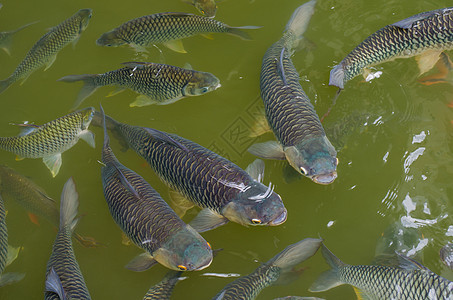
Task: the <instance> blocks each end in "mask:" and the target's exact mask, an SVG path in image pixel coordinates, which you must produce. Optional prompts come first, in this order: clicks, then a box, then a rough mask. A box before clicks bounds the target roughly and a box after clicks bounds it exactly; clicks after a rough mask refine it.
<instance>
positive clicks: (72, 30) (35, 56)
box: [0, 9, 91, 93]
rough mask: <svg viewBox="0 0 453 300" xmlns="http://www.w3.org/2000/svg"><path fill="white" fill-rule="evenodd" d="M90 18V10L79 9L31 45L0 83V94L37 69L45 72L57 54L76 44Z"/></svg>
mask: <svg viewBox="0 0 453 300" xmlns="http://www.w3.org/2000/svg"><path fill="white" fill-rule="evenodd" d="M90 18H91V9H81V10H79V11H78V12H76V13H75V14H74V15H73V16H72V17H70V18H69V19H67V20H65V21H63V22H62V23H60V24H58V25H57V26H55V27H53V28H51V29H50V30H49V31H48V32H47V33H46V34H45V35H44V36H43V37H41V38H40V39H39V41H37V42H36V44H34V45H33V47H32V48H31V49H30V51H28V53H27V55H26V56H25V58H24V59H23V60H22V62H21V63H20V64H19V65H18V66H17V68H16V70H15V71H14V72H13V74H11V75H10V76H9V77H8V78H6V79H5V80H2V81H0V93H2V92H3V91H5V90H6V89H7V88H8V87H9V86H10V85H11V84H13V83H14V82H16V81H18V80H22V83H24V82H25V80H27V78H28V76H30V75H31V73H33V72H34V71H36V70H38V69H39V68H41V67H43V66H46V69H45V70H47V69H48V68H49V67H50V66H51V65H52V64H53V62H54V61H55V59H56V58H57V54H58V52H60V50H61V49H63V48H64V47H65V46H66V45H67V44H69V43H71V42H73V43H76V42H77V40H78V39H79V37H80V35H81V34H82V32H83V31H84V30H85V29H86V28H87V26H88V22H89V20H90Z"/></svg>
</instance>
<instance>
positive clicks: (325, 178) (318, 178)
mask: <svg viewBox="0 0 453 300" xmlns="http://www.w3.org/2000/svg"><path fill="white" fill-rule="evenodd" d="M336 178H337V172H335V171H334V172H332V173H329V174H322V175H315V176H313V177H311V180H313V181H314V182H316V183H318V184H331V183H332V182H334V180H335V179H336Z"/></svg>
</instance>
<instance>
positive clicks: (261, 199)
mask: <svg viewBox="0 0 453 300" xmlns="http://www.w3.org/2000/svg"><path fill="white" fill-rule="evenodd" d="M221 213H222V215H223V216H224V217H226V218H227V219H228V220H230V221H232V222H236V223H239V224H241V225H244V226H249V225H250V226H277V225H280V224H283V223H284V222H285V221H286V217H287V215H288V212H287V210H286V208H285V206H284V205H283V201H282V198H281V197H280V195H278V194H277V193H275V192H274V191H273V187H272V185H271V184H269V186H268V187H267V186H265V185H264V184H262V183H260V182H257V181H253V182H252V183H251V184H250V185H248V186H246V187H245V188H244V189H242V190H241V191H240V192H239V193H238V194H237V195H236V197H235V198H233V199H232V201H230V202H229V203H228V204H227V205H225V206H224V207H223V208H222V210H221Z"/></svg>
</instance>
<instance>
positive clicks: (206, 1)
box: [184, 0, 217, 18]
mask: <svg viewBox="0 0 453 300" xmlns="http://www.w3.org/2000/svg"><path fill="white" fill-rule="evenodd" d="M184 2H186V3H188V4H190V5H193V6H194V7H195V8H196V9H198V11H199V12H201V14H202V15H203V16H206V17H208V18H214V17H215V14H216V12H217V3H216V2H217V1H215V0H190V1H189V0H186V1H184Z"/></svg>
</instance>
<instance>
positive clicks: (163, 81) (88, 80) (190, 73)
mask: <svg viewBox="0 0 453 300" xmlns="http://www.w3.org/2000/svg"><path fill="white" fill-rule="evenodd" d="M124 65H125V67H124V68H121V69H119V70H115V71H110V72H107V73H104V74H88V75H69V76H65V77H63V78H61V79H60V81H65V82H74V81H80V80H81V81H83V82H84V84H85V85H84V87H83V88H82V90H81V91H80V93H79V95H78V97H77V101H76V104H75V107H77V106H78V105H80V103H81V102H82V101H83V100H84V99H85V98H86V97H88V96H89V95H91V94H92V93H93V92H94V91H95V90H96V89H97V88H98V87H101V86H106V85H114V86H117V87H119V88H120V89H125V88H128V89H131V90H133V91H134V92H137V93H139V94H141V95H142V96H139V97H137V99H136V101H135V102H133V103H131V104H130V106H145V105H150V104H160V105H163V104H170V103H173V102H175V101H177V100H179V99H181V98H184V97H187V96H198V95H203V94H205V93H207V92H210V91H213V90H215V89H217V88H218V87H220V81H219V79H218V78H217V77H215V76H214V75H212V74H211V73H207V72H200V71H194V70H189V69H183V68H179V67H175V66H170V65H165V64H155V63H142V62H129V63H124Z"/></svg>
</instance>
